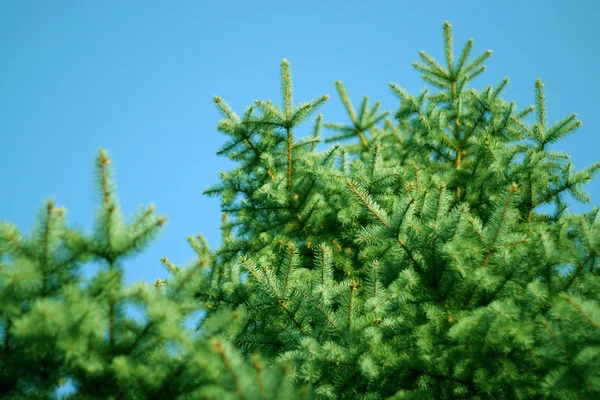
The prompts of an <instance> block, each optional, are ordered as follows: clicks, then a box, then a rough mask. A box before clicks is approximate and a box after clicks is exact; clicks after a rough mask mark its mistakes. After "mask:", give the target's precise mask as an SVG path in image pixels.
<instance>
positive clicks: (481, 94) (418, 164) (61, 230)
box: [0, 22, 600, 399]
mask: <svg viewBox="0 0 600 400" xmlns="http://www.w3.org/2000/svg"><path fill="white" fill-rule="evenodd" d="M443 33H444V44H445V60H444V61H443V62H439V61H437V60H435V59H434V58H433V57H432V56H430V55H429V54H427V53H425V52H421V53H419V56H420V58H421V60H420V61H419V62H416V63H414V67H415V68H416V69H417V70H418V71H419V72H420V73H421V76H422V78H423V79H424V80H425V82H426V84H427V85H428V86H429V87H430V89H426V90H423V91H422V92H420V93H419V94H418V95H416V96H415V95H411V94H409V93H408V92H407V91H406V90H404V89H403V88H401V87H400V86H398V85H396V84H391V85H390V89H391V90H392V92H393V93H395V94H396V95H397V96H398V99H399V102H400V105H399V107H398V109H397V110H396V111H395V113H389V112H383V111H380V103H379V102H376V103H375V104H374V105H373V106H370V104H369V99H368V98H367V97H365V98H364V99H363V100H362V102H361V103H360V106H359V108H358V109H355V108H354V106H353V104H352V102H351V101H350V97H349V96H348V94H347V92H346V89H345V87H344V85H343V84H342V83H341V82H336V89H337V91H338V94H339V97H340V98H341V101H342V103H343V105H344V107H345V108H346V110H347V112H348V114H349V123H347V124H342V123H324V122H323V117H322V116H321V115H317V116H316V118H314V121H313V122H310V121H309V119H311V118H313V116H314V115H315V113H316V111H317V110H318V108H319V106H320V105H322V104H323V103H324V102H325V101H327V100H328V96H321V97H318V98H316V99H315V100H312V101H308V102H304V103H298V104H296V103H295V102H294V99H293V87H292V80H291V68H290V63H289V62H288V61H287V60H284V61H283V62H282V64H281V71H280V72H281V82H282V85H281V98H282V100H281V104H280V105H276V104H274V103H273V102H272V101H271V100H266V101H256V102H255V103H254V104H253V105H251V106H250V107H248V108H247V109H246V110H245V111H244V113H243V115H242V117H239V116H238V115H237V114H236V113H235V112H234V111H233V110H232V109H231V108H230V107H229V106H228V105H227V103H226V102H225V101H224V100H223V99H221V98H220V97H216V98H215V104H216V106H217V108H218V109H219V110H220V111H221V113H222V114H223V116H224V119H223V120H222V121H221V122H220V124H219V127H218V129H219V131H221V132H223V133H224V134H226V135H228V136H229V141H228V142H227V143H225V144H224V146H223V147H222V148H221V149H220V150H219V152H218V154H220V155H223V156H227V157H229V158H230V159H232V160H234V161H235V162H237V167H236V168H235V169H233V170H232V171H229V172H221V173H220V175H221V181H220V183H218V184H215V185H213V186H211V187H209V188H208V189H207V190H206V194H208V195H213V196H218V197H219V198H220V200H221V206H222V211H223V213H224V218H223V224H222V233H223V235H222V236H223V240H222V245H221V246H220V247H219V248H218V249H217V250H216V251H214V252H211V251H210V250H209V249H208V246H207V245H206V243H205V241H204V240H203V239H202V237H201V236H198V237H197V238H196V237H189V238H188V240H189V242H190V245H191V246H192V248H193V249H194V250H195V251H196V253H197V255H198V258H197V260H196V261H195V262H194V263H192V264H191V265H188V266H186V267H178V266H176V265H175V264H174V263H173V262H172V261H170V260H169V259H167V258H163V259H162V260H161V262H162V263H163V264H164V265H165V267H166V268H167V270H168V271H169V275H168V276H167V277H166V279H164V280H163V279H158V280H157V281H156V283H155V284H154V286H152V285H151V284H149V283H138V284H135V285H132V286H129V287H128V286H126V285H124V284H123V267H124V260H125V259H126V257H128V256H130V255H133V254H134V253H136V252H139V251H141V250H142V249H143V248H144V247H145V246H146V245H148V244H149V242H150V241H151V240H152V239H153V238H154V237H155V235H156V234H157V233H158V231H159V230H160V229H161V227H162V226H163V225H164V222H165V219H164V218H161V217H157V216H156V215H155V214H154V207H149V208H144V209H142V210H141V211H140V212H139V213H138V214H137V215H136V216H134V218H133V219H132V221H131V223H126V221H125V220H124V218H123V217H122V215H121V213H120V211H119V207H118V202H117V199H116V196H115V193H114V184H113V178H112V175H111V174H112V170H111V169H110V162H109V158H108V156H107V155H106V153H105V152H104V151H100V153H99V156H98V160H97V166H96V168H97V171H98V179H97V182H98V187H97V192H98V195H99V198H100V200H101V201H100V203H101V205H100V208H99V211H98V216H97V219H96V228H95V231H94V233H93V234H92V235H89V234H86V233H84V232H83V231H82V230H80V229H74V228H68V227H67V226H66V223H65V211H64V209H62V208H56V207H55V206H54V203H53V202H52V201H49V202H48V203H47V206H46V208H45V209H44V210H43V212H42V213H41V214H40V216H39V218H38V227H37V228H36V229H35V230H34V232H33V234H32V235H31V237H29V238H24V237H23V236H22V235H21V233H20V232H19V231H18V229H17V228H16V227H14V226H13V225H10V224H8V223H5V224H4V225H2V226H1V227H0V256H1V257H2V258H0V261H1V264H0V297H1V298H0V339H2V340H1V345H0V346H1V347H0V352H1V353H0V354H2V357H0V393H4V394H6V395H8V396H12V397H13V398H27V397H40V398H43V397H52V393H53V390H54V389H55V388H56V386H57V385H58V384H59V382H61V381H62V380H65V379H71V380H72V381H73V385H74V386H75V389H76V390H75V394H73V395H72V396H71V397H73V398H192V399H194V398H203V399H215V398H232V399H234V398H238V399H269V398H273V399H275V398H277V399H279V398H290V399H292V398H318V399H327V398H331V399H335V398H361V399H383V398H395V399H438V398H439V399H459V398H469V399H489V398H502V399H513V398H515V399H539V398H544V399H595V398H598V397H600V372H599V371H598V368H597V366H598V365H600V277H599V275H600V272H599V269H598V259H597V255H598V254H599V253H600V232H599V230H600V218H599V216H598V214H599V209H598V207H595V208H593V209H592V211H590V212H587V213H582V214H573V213H570V212H569V211H568V206H567V203H566V201H565V196H566V195H570V196H572V197H573V198H575V199H576V200H579V201H583V202H588V201H590V200H589V199H588V197H587V195H586V194H585V192H584V189H583V186H584V185H585V183H586V182H587V181H589V180H590V179H591V178H592V176H593V175H594V173H595V172H596V171H597V170H598V169H599V168H600V164H594V165H592V166H590V167H587V168H584V169H582V170H579V171H575V170H574V168H573V165H572V164H571V161H570V158H569V156H568V155H566V154H563V153H560V152H556V151H553V150H551V149H549V146H548V145H550V144H553V143H555V142H557V141H559V140H560V139H561V138H562V137H564V136H565V135H567V134H570V133H572V132H574V131H575V130H576V129H577V128H578V127H579V126H580V124H581V122H580V121H579V120H577V117H576V115H574V114H573V115H569V116H567V117H564V118H561V119H558V120H557V121H556V122H554V123H550V122H549V121H548V117H547V115H546V108H545V97H544V92H543V84H542V82H541V81H540V80H537V81H536V82H535V85H534V94H535V105H534V106H531V107H528V108H525V109H522V110H519V109H517V107H516V105H515V103H514V102H511V103H509V102H506V101H505V100H503V99H502V98H501V97H500V95H501V93H502V91H503V89H504V88H505V87H506V86H507V84H508V79H505V80H503V81H502V82H500V83H499V84H497V85H495V86H488V87H486V88H484V89H483V90H482V91H478V90H475V89H474V88H472V87H471V86H470V85H471V81H472V80H473V79H474V78H475V77H477V76H479V75H481V74H482V73H483V72H484V70H485V65H484V62H485V61H486V60H487V59H488V58H489V57H490V55H491V52H489V51H487V52H484V53H482V54H480V55H479V56H476V57H471V51H472V48H473V41H472V40H469V41H468V42H467V43H466V45H465V46H464V48H463V49H462V50H461V52H460V54H459V55H458V57H457V58H456V59H455V56H454V52H453V43H452V34H451V26H450V24H449V23H448V22H445V23H444V26H443ZM303 123H311V124H313V125H312V126H313V129H312V134H311V135H309V136H307V137H304V138H298V137H297V135H296V132H297V130H298V127H299V126H300V125H302V124H303ZM323 128H327V129H330V130H332V131H335V132H336V133H335V134H334V135H332V136H329V137H328V138H327V139H325V140H322V138H321V131H322V129H323ZM340 141H342V143H341V144H340V143H339V142H340ZM322 142H325V143H334V144H333V145H332V146H331V147H329V148H326V149H324V150H319V149H318V148H317V147H318V145H319V143H322ZM550 207H553V212H552V213H550V214H548V213H547V212H543V210H542V208H543V209H544V210H546V209H548V208H550ZM90 260H92V261H95V262H99V263H101V264H102V265H103V268H102V270H101V271H100V272H99V273H98V275H97V276H95V277H93V278H92V279H91V280H90V282H83V280H82V278H81V274H80V268H81V266H82V265H83V264H84V263H85V262H88V261H90ZM128 304H138V305H140V306H141V307H143V308H144V309H145V310H146V314H147V317H148V318H147V320H146V321H136V320H133V319H131V318H128V317H127V316H126V313H125V308H126V306H127V305H128ZM198 310H202V311H203V312H204V317H203V318H202V320H201V321H200V322H199V324H198V327H197V328H198V329H197V330H196V331H195V332H194V331H191V330H190V329H188V328H186V325H185V324H184V321H185V319H186V318H187V316H189V315H190V313H193V312H196V311H198Z"/></svg>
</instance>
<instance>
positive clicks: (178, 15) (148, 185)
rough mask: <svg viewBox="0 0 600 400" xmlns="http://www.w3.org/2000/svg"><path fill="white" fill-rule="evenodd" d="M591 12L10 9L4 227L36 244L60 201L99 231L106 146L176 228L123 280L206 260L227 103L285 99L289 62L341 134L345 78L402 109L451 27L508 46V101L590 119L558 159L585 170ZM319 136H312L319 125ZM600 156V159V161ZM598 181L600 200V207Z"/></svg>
mask: <svg viewBox="0 0 600 400" xmlns="http://www.w3.org/2000/svg"><path fill="white" fill-rule="evenodd" d="M598 4H600V3H598V2H596V1H592V0H588V1H569V2H567V1H501V2H496V1H481V0H478V1H427V2H418V1H411V2H408V1H406V2H402V1H388V2H380V1H371V2H366V1H361V2H359V1H296V2H293V3H292V2H287V1H282V0H279V1H238V2H231V1H230V2H226V1H223V2H217V1H215V2H201V1H176V2H166V1H164V2H158V1H148V0H146V1H95V2H93V1H52V2H51V1H29V0H22V1H3V2H0V220H2V219H6V220H9V221H12V222H14V223H16V224H17V225H18V226H19V227H21V229H22V230H23V231H25V232H28V231H29V230H30V228H31V227H32V224H33V221H34V214H35V212H36V211H37V210H38V209H39V208H40V207H42V205H43V204H44V200H45V199H46V198H47V197H48V196H54V197H55V199H56V201H57V204H58V205H62V206H65V207H67V209H68V210H69V213H68V217H69V221H70V222H71V223H77V224H80V225H82V226H83V227H85V228H87V229H88V230H89V229H91V227H92V222H93V212H94V209H95V207H96V205H97V202H96V200H97V199H96V198H95V197H94V196H93V177H94V175H93V162H94V157H95V155H96V153H97V149H98V147H103V148H105V149H107V150H108V151H109V152H110V154H111V156H112V158H113V164H114V166H115V167H116V169H117V179H118V183H119V188H118V195H119V196H120V198H121V201H122V206H123V211H124V212H125V214H126V215H130V214H131V213H132V212H133V211H134V210H136V209H137V207H138V206H139V205H141V204H148V203H150V202H153V203H155V204H156V205H157V210H158V211H159V213H162V214H165V215H167V216H168V217H169V223H168V224H167V228H166V231H165V232H164V233H163V235H162V236H161V237H160V238H159V239H158V240H157V241H156V242H155V243H154V245H153V246H152V247H151V248H150V249H149V250H148V251H146V252H145V253H143V254H142V255H140V256H138V257H136V258H134V259H132V260H131V261H129V262H128V263H127V264H126V279H127V281H128V282H132V281H136V280H140V279H143V280H154V279H155V278H156V277H158V276H162V277H165V276H166V273H165V271H164V269H163V268H162V267H161V265H160V263H159V262H158V259H159V258H160V257H161V256H167V257H169V258H170V259H171V260H173V261H174V262H175V263H177V264H180V265H181V264H185V263H186V262H187V261H189V260H191V259H192V258H193V252H192V250H191V249H190V248H189V245H188V244H187V241H186V237H187V235H190V234H192V235H195V234H197V233H202V234H204V235H205V236H206V238H207V239H208V241H209V243H210V244H211V246H212V247H213V248H215V247H217V246H218V244H219V242H220V238H219V224H220V210H219V202H218V200H217V199H209V198H206V197H204V196H203V195H202V191H203V189H204V188H206V187H207V186H208V185H209V184H212V183H216V182H217V179H218V175H217V171H218V170H219V169H229V168H230V167H231V164H229V162H228V161H227V160H225V159H220V158H217V157H216V156H215V152H216V150H217V149H218V148H219V147H220V145H221V143H223V141H224V137H223V136H222V135H221V134H220V133H218V132H217V131H216V125H217V123H218V121H219V119H220V116H219V114H218V113H217V111H216V109H215V108H214V106H213V103H212V97H213V96H214V95H220V96H222V97H223V98H224V99H225V100H226V101H227V102H229V104H231V105H232V106H233V107H234V109H235V110H236V111H237V112H238V113H240V114H241V112H242V111H243V109H244V108H245V107H246V106H247V105H248V104H250V103H251V102H252V101H253V100H254V99H266V98H271V99H273V100H278V99H279V84H280V82H279V72H278V71H279V64H280V62H281V60H282V59H283V58H287V59H288V60H290V62H291V63H292V74H293V79H294V84H295V90H296V92H295V98H296V99H297V100H298V101H304V100H311V99H314V98H315V97H317V96H319V95H321V94H325V93H329V94H331V95H332V98H331V100H330V101H329V103H328V104H326V105H325V106H324V107H322V108H321V112H323V114H324V118H325V120H326V121H330V122H345V121H347V119H346V116H345V114H344V112H343V110H342V107H341V103H340V101H339V98H338V97H337V94H336V93H335V87H334V82H335V80H338V79H339V80H342V81H343V82H344V84H345V85H346V87H347V89H348V91H349V94H350V96H351V98H352V100H353V101H354V103H358V102H359V100H360V99H361V98H362V96H363V95H365V94H368V95H369V96H370V98H371V99H372V100H381V101H382V103H383V104H382V105H383V108H384V109H388V110H395V109H396V108H397V105H398V104H397V100H396V99H395V97H393V96H392V95H391V94H390V92H389V89H388V83H390V82H396V83H398V84H400V85H401V86H403V87H405V88H407V89H408V90H409V91H411V92H413V93H414V92H416V91H418V90H420V89H421V88H423V86H424V83H423V82H422V81H421V79H420V77H419V74H418V73H417V72H416V71H415V70H413V68H412V67H411V62H412V61H415V60H417V52H418V51H420V50H426V51H428V52H429V53H431V54H433V55H434V56H436V57H437V58H438V59H441V58H442V55H443V47H442V23H443V21H444V20H446V19H447V20H449V21H450V22H451V23H452V25H453V29H454V35H455V45H456V46H462V44H463V43H464V42H465V41H466V40H467V39H468V38H470V37H472V38H474V39H475V49H474V50H475V51H474V53H477V54H478V53H480V52H482V51H484V50H486V49H491V50H493V52H494V53H493V56H492V58H491V59H490V60H488V62H487V65H488V72H487V73H486V74H484V75H483V76H481V77H480V78H478V79H477V80H476V81H475V82H474V86H475V87H476V88H482V87H483V86H485V85H487V84H490V83H493V84H495V83H497V82H499V81H500V79H502V78H503V77H505V76H508V77H510V78H511V84H510V86H509V88H508V91H507V92H506V95H505V98H507V99H509V100H510V99H515V100H516V101H517V106H519V107H525V106H527V105H529V104H532V103H533V84H534V80H535V79H536V78H538V77H540V78H542V80H543V81H544V82H545V84H546V86H545V88H546V94H547V97H548V110H549V118H550V122H552V121H555V120H557V119H559V118H561V117H563V116H565V115H567V114H568V113H571V112H577V113H578V114H579V116H580V118H581V119H582V120H583V126H582V128H581V129H580V130H579V131H578V132H577V133H576V134H575V135H573V136H570V137H569V138H568V140H566V141H563V142H561V143H560V144H559V145H558V146H555V147H554V148H555V149H561V150H563V151H565V152H568V153H570V154H571V155H572V156H573V160H574V164H575V166H576V167H577V168H581V167H584V166H587V165H590V164H591V163H593V162H597V161H600V155H599V154H598V151H597V149H598V148H600V139H599V137H600V117H599V115H598V93H600V79H598V75H597V74H598V71H599V70H600V68H599V67H600V60H599V57H600V24H599V23H598V15H600V9H599V8H600V7H599V6H598ZM311 124H312V122H311V123H310V125H311ZM595 149H596V150H595ZM599 183H600V181H599V180H598V179H596V180H595V181H594V182H592V184H591V185H590V186H588V191H589V193H590V194H591V195H592V203H591V204H588V205H583V206H581V205H575V206H574V207H573V208H572V210H574V211H578V212H579V211H584V210H589V209H590V208H591V206H592V205H595V204H598V202H599V200H600V185H599Z"/></svg>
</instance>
